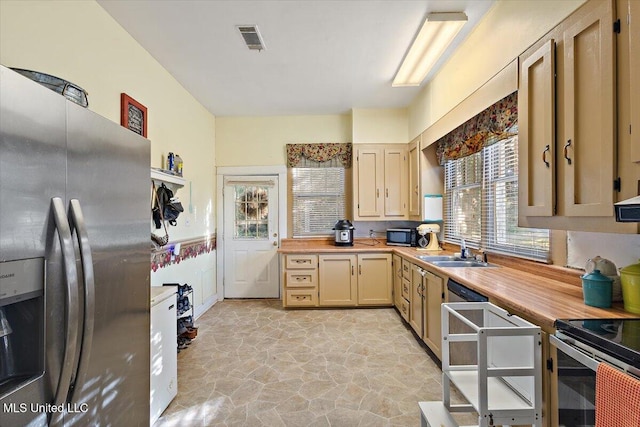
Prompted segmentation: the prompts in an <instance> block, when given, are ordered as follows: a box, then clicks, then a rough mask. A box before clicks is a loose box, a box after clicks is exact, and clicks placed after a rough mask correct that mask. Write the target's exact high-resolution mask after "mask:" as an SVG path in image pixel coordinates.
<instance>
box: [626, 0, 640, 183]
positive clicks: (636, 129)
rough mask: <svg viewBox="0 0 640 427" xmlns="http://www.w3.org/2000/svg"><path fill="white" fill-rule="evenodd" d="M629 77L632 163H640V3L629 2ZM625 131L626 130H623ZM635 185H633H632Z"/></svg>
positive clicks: (630, 0) (631, 0)
mask: <svg viewBox="0 0 640 427" xmlns="http://www.w3.org/2000/svg"><path fill="white" fill-rule="evenodd" d="M628 12H629V76H630V87H629V93H631V94H632V96H631V124H630V128H631V138H632V141H633V142H632V144H631V161H632V162H640V137H638V135H640V96H638V93H640V2H637V1H633V0H629V2H628ZM623 131H624V129H623ZM631 185H633V183H631Z"/></svg>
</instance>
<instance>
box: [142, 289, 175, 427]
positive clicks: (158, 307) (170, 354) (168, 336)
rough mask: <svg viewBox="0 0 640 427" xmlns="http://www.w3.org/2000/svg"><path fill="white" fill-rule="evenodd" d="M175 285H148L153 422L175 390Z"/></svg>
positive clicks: (151, 416)
mask: <svg viewBox="0 0 640 427" xmlns="http://www.w3.org/2000/svg"><path fill="white" fill-rule="evenodd" d="M176 289H177V286H155V287H152V288H151V394H150V397H149V403H150V406H151V411H150V418H151V423H150V425H153V423H155V422H156V421H157V420H158V418H159V417H160V415H161V414H162V412H164V410H165V409H167V406H169V403H171V401H172V400H173V398H174V397H176V394H177V393H178V352H177V351H176V336H177V334H178V331H177V324H176Z"/></svg>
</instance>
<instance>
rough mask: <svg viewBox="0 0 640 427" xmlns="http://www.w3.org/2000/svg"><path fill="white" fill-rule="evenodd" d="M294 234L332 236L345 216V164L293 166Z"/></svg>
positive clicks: (295, 235) (297, 235) (296, 235)
mask: <svg viewBox="0 0 640 427" xmlns="http://www.w3.org/2000/svg"><path fill="white" fill-rule="evenodd" d="M291 174H292V193H293V236H294V237H300V236H314V235H330V234H332V231H331V229H332V228H333V226H334V225H335V223H336V221H338V220H339V219H342V218H344V217H345V169H344V168H343V167H323V168H307V167H302V168H292V169H291Z"/></svg>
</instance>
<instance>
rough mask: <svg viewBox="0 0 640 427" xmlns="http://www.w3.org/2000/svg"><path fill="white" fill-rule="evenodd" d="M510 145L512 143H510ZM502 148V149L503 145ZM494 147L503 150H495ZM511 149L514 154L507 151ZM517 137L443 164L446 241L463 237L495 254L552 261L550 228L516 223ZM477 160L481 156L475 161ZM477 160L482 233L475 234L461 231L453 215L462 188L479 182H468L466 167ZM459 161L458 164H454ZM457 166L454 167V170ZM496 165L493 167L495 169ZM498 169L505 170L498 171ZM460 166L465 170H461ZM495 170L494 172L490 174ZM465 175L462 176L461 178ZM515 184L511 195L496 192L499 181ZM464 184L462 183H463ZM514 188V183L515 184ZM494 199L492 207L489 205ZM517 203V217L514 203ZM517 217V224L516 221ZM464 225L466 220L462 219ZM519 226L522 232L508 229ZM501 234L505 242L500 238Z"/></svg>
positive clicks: (458, 241)
mask: <svg viewBox="0 0 640 427" xmlns="http://www.w3.org/2000/svg"><path fill="white" fill-rule="evenodd" d="M508 144H510V146H508ZM501 147H502V148H501ZM495 150H502V151H501V152H499V153H495ZM507 150H511V153H507ZM517 150H518V136H517V135H516V136H512V137H510V138H506V139H504V140H502V141H498V142H496V143H494V144H492V145H489V146H487V147H485V148H483V149H482V150H481V151H479V152H478V153H475V154H473V155H471V156H467V157H464V158H461V159H457V160H449V161H447V162H446V163H445V165H444V175H445V176H444V193H445V194H444V218H445V229H444V241H446V242H449V243H455V244H460V243H461V239H462V238H464V239H465V243H466V244H468V245H469V246H470V247H475V248H480V247H482V248H483V249H485V250H489V251H491V252H495V253H501V254H505V255H509V256H515V257H519V258H525V259H532V260H535V261H543V262H550V259H551V245H550V240H551V236H550V232H549V230H547V229H531V228H523V227H518V226H517V215H518V212H517V203H518V193H517V184H518V170H517V168H518V158H517ZM492 155H493V156H497V157H499V158H500V159H499V160H498V161H495V160H493V159H492V158H491V156H492ZM474 156H476V157H475V159H480V161H479V162H478V161H476V160H474ZM474 161H476V165H477V166H479V168H480V170H479V171H476V177H475V178H476V179H477V174H478V173H479V175H480V177H481V179H480V195H479V197H480V199H479V204H480V207H479V212H480V232H479V233H477V232H476V233H475V234H467V235H465V234H462V233H460V228H461V227H460V221H459V220H458V219H457V218H456V217H454V215H455V211H456V210H458V211H459V210H460V209H459V206H457V205H456V201H457V200H456V199H457V198H459V197H457V195H458V194H460V191H464V190H465V189H469V188H473V187H474V186H477V183H475V182H471V181H469V180H468V179H466V178H467V176H468V173H467V169H469V168H470V167H471V166H470V165H469V164H470V163H473V162H474ZM454 162H457V163H454ZM451 168H455V169H453V170H452V169H451ZM492 168H493V169H492ZM495 168H498V169H504V170H501V171H500V172H497V173H496V172H495ZM460 169H464V170H465V173H462V172H461V171H460ZM491 172H493V173H491ZM461 176H462V179H460V177H461ZM513 183H515V184H516V191H515V192H513V191H511V192H510V193H509V197H506V196H505V195H504V194H495V191H496V190H495V186H496V184H505V185H504V187H505V188H507V187H508V186H509V184H513ZM460 184H461V185H460ZM512 188H513V186H512ZM489 202H492V204H493V206H489ZM496 203H500V205H501V207H502V209H503V215H500V214H499V213H498V212H497V211H498V207H497V206H496ZM514 204H515V217H514V212H513V206H514ZM500 216H501V217H502V219H503V220H504V221H503V222H502V223H503V224H504V225H503V227H499V226H498V225H497V218H498V217H500ZM514 220H515V224H514V223H513V222H514ZM463 224H464V222H463ZM514 227H515V228H517V229H519V230H523V231H522V232H521V233H509V229H513V228H514ZM500 236H502V239H503V240H502V241H501V237H500ZM526 240H529V241H531V242H542V244H539V245H537V244H533V245H531V246H527V245H526V244H525V243H524V242H526Z"/></svg>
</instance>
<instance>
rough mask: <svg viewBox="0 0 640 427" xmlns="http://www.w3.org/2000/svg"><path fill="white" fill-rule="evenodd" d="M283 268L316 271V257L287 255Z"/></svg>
mask: <svg viewBox="0 0 640 427" xmlns="http://www.w3.org/2000/svg"><path fill="white" fill-rule="evenodd" d="M285 268H286V269H287V270H295V269H317V268H318V255H306V254H299V255H287V256H286V260H285Z"/></svg>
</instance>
